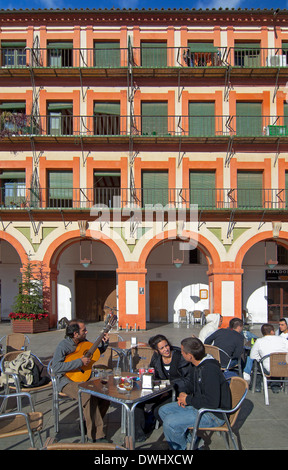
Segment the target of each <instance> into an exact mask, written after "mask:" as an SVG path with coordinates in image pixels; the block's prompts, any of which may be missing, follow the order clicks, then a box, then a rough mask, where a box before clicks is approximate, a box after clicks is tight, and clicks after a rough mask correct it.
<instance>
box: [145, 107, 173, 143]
mask: <svg viewBox="0 0 288 470" xmlns="http://www.w3.org/2000/svg"><path fill="white" fill-rule="evenodd" d="M141 116H142V135H167V134H168V103H167V102H159V101H155V102H149V103H148V102H146V103H142V105H141Z"/></svg>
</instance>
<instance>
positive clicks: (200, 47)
mask: <svg viewBox="0 0 288 470" xmlns="http://www.w3.org/2000/svg"><path fill="white" fill-rule="evenodd" d="M188 47H189V48H190V50H191V52H218V47H215V46H214V45H213V43H208V42H206V43H205V42H190V41H189V42H188Z"/></svg>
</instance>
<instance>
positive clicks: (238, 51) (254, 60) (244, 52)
mask: <svg viewBox="0 0 288 470" xmlns="http://www.w3.org/2000/svg"><path fill="white" fill-rule="evenodd" d="M234 48H235V51H234V54H235V65H238V66H241V67H260V66H261V55H260V51H261V50H260V44H259V43H255V42H251V43H249V42H248V43H235V45H234Z"/></svg>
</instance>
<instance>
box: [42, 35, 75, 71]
mask: <svg viewBox="0 0 288 470" xmlns="http://www.w3.org/2000/svg"><path fill="white" fill-rule="evenodd" d="M47 56H48V67H56V68H61V67H72V66H73V42H72V41H67V42H65V41H63V42H48V43H47Z"/></svg>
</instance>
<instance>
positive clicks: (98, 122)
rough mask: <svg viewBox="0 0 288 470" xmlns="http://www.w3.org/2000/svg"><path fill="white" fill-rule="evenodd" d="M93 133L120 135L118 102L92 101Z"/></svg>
mask: <svg viewBox="0 0 288 470" xmlns="http://www.w3.org/2000/svg"><path fill="white" fill-rule="evenodd" d="M94 135H120V102H111V101H110V102H98V103H94Z"/></svg>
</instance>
